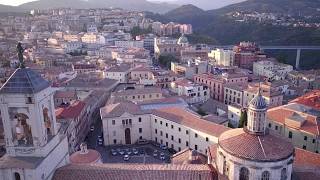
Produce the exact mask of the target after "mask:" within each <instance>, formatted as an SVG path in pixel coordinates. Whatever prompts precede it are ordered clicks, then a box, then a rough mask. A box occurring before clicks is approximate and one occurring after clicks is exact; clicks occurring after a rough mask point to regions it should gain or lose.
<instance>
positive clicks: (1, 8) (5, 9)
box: [0, 4, 21, 13]
mask: <svg viewBox="0 0 320 180" xmlns="http://www.w3.org/2000/svg"><path fill="white" fill-rule="evenodd" d="M19 11H21V9H20V8H17V7H15V6H7V5H2V4H0V12H1V13H7V12H19Z"/></svg>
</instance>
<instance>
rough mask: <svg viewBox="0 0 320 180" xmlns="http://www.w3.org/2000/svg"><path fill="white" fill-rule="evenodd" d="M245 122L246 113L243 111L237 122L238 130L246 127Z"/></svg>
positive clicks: (246, 118)
mask: <svg viewBox="0 0 320 180" xmlns="http://www.w3.org/2000/svg"><path fill="white" fill-rule="evenodd" d="M247 120H248V116H247V111H246V110H243V111H242V112H241V116H240V120H239V128H243V127H244V126H246V125H247Z"/></svg>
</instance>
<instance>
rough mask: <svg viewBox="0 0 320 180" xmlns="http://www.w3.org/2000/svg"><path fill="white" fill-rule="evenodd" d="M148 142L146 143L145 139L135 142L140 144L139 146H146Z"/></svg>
mask: <svg viewBox="0 0 320 180" xmlns="http://www.w3.org/2000/svg"><path fill="white" fill-rule="evenodd" d="M148 143H149V142H148V140H146V139H139V140H138V141H137V144H140V145H145V144H148Z"/></svg>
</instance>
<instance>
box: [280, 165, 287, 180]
mask: <svg viewBox="0 0 320 180" xmlns="http://www.w3.org/2000/svg"><path fill="white" fill-rule="evenodd" d="M280 180H287V169H286V168H283V169H282V170H281V179H280Z"/></svg>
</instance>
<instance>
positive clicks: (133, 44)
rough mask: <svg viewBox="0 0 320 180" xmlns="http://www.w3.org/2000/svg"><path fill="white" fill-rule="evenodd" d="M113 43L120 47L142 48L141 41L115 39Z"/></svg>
mask: <svg viewBox="0 0 320 180" xmlns="http://www.w3.org/2000/svg"><path fill="white" fill-rule="evenodd" d="M114 45H115V46H116V47H120V48H143V47H144V43H143V41H115V42H114Z"/></svg>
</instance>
